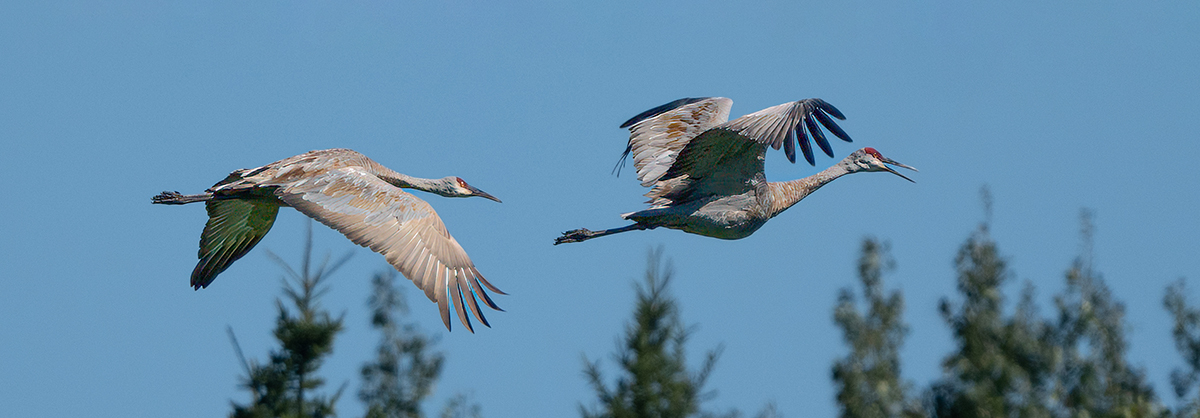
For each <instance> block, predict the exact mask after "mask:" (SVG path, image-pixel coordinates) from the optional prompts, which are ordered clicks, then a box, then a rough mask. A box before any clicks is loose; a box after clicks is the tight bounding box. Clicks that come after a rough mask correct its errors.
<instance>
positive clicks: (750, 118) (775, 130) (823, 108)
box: [718, 99, 852, 165]
mask: <svg viewBox="0 0 1200 418" xmlns="http://www.w3.org/2000/svg"><path fill="white" fill-rule="evenodd" d="M831 115H832V116H833V117H835V118H838V119H839V120H845V119H846V117H845V116H843V115H842V112H841V111H839V110H837V108H836V107H833V105H831V104H829V103H828V102H826V101H824V100H821V99H804V100H800V101H795V102H791V103H784V104H781V105H778V106H772V107H768V108H766V109H763V110H760V111H757V112H754V113H751V114H749V115H746V116H742V117H740V118H737V119H734V120H732V121H729V122H727V123H724V124H722V125H721V126H719V127H718V128H724V129H728V130H730V131H733V132H736V133H738V134H741V135H742V136H744V137H746V138H749V139H750V140H753V141H755V142H758V143H760V144H766V145H770V146H771V148H775V149H779V147H780V146H782V147H783V151H784V154H786V155H787V158H788V161H791V162H793V163H794V162H796V142H799V143H800V149H801V150H802V151H803V152H804V159H805V160H808V163H809V164H812V165H816V161H814V160H813V152H812V145H810V144H809V143H808V135H812V138H813V140H814V141H816V143H817V145H818V146H820V147H821V151H825V155H828V156H830V157H832V156H833V149H832V148H830V146H829V141H828V140H826V139H825V134H823V133H821V128H820V127H818V126H817V123H818V122H819V123H820V124H821V125H822V126H825V129H828V130H829V132H830V133H832V134H833V135H834V136H837V137H838V138H841V139H842V140H843V141H846V142H852V141H851V140H850V135H846V131H843V130H842V128H841V127H839V126H838V125H837V123H834V121H833V119H830V118H829V116H831ZM806 128H807V131H808V135H805V130H806Z"/></svg>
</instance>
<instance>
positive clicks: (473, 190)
mask: <svg viewBox="0 0 1200 418" xmlns="http://www.w3.org/2000/svg"><path fill="white" fill-rule="evenodd" d="M467 188H468V190H470V191H471V196H479V197H482V198H485V199H490V200H495V201H496V202H497V203H504V202H501V201H500V199H498V198H496V196H492V195H490V194H488V193H487V192H485V191H483V190H479V189H477V188H475V187H474V186H467Z"/></svg>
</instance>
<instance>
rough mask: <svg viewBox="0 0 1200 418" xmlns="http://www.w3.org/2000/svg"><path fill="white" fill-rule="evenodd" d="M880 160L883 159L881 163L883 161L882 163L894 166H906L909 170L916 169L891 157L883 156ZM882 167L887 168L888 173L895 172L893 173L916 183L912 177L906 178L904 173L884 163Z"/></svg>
mask: <svg viewBox="0 0 1200 418" xmlns="http://www.w3.org/2000/svg"><path fill="white" fill-rule="evenodd" d="M882 161H883V163H884V164H891V165H894V166H896V167H900V168H907V169H909V170H912V171H917V169H915V168H912V167H910V166H907V165H904V164H901V163H900V162H898V161H896V160H893V159H891V158H887V157H884V158H883V159H882ZM883 168H884V169H886V170H887V171H888V172H889V173H892V174H895V175H897V176H900V177H901V178H903V179H905V180H908V181H912V182H913V183H916V182H915V181H913V179H910V178H908V177H907V176H905V175H903V174H900V173H898V172H896V170H895V169H893V168H891V167H888V166H886V165H885V166H883Z"/></svg>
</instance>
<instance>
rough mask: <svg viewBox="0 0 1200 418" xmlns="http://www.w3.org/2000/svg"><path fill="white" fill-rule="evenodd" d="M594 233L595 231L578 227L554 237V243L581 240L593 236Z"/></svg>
mask: <svg viewBox="0 0 1200 418" xmlns="http://www.w3.org/2000/svg"><path fill="white" fill-rule="evenodd" d="M596 235H597V234H596V233H595V232H592V231H589V230H587V229H586V228H579V229H576V230H572V231H567V232H563V234H562V236H561V237H558V238H555V239H554V245H558V244H563V243H567V242H581V241H584V240H587V239H589V238H592V237H595V236H596Z"/></svg>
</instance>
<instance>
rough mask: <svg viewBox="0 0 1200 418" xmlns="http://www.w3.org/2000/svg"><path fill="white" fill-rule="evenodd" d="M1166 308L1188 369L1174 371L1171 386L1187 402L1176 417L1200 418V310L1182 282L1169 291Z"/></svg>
mask: <svg viewBox="0 0 1200 418" xmlns="http://www.w3.org/2000/svg"><path fill="white" fill-rule="evenodd" d="M1163 306H1164V307H1166V308H1167V312H1169V313H1170V314H1171V318H1172V320H1173V321H1172V322H1173V323H1174V328H1173V330H1172V337H1174V339H1175V349H1176V350H1179V354H1180V355H1182V356H1183V361H1184V364H1185V365H1186V366H1185V368H1183V369H1175V370H1172V371H1171V386H1173V389H1175V396H1177V397H1179V398H1180V400H1182V401H1184V404H1183V405H1181V406H1180V407H1179V409H1178V410H1177V411H1176V415H1177V416H1180V417H1185V416H1186V417H1200V393H1196V392H1192V391H1193V388H1196V387H1197V385H1196V383H1197V380H1200V309H1197V308H1195V307H1193V306H1191V305H1189V304H1188V302H1187V291H1186V287H1185V286H1184V281H1183V279H1179V281H1178V282H1176V283H1175V284H1173V285H1171V286H1170V287H1167V294H1166V296H1164V297H1163ZM1188 392H1192V394H1193V395H1192V396H1191V399H1188Z"/></svg>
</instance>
